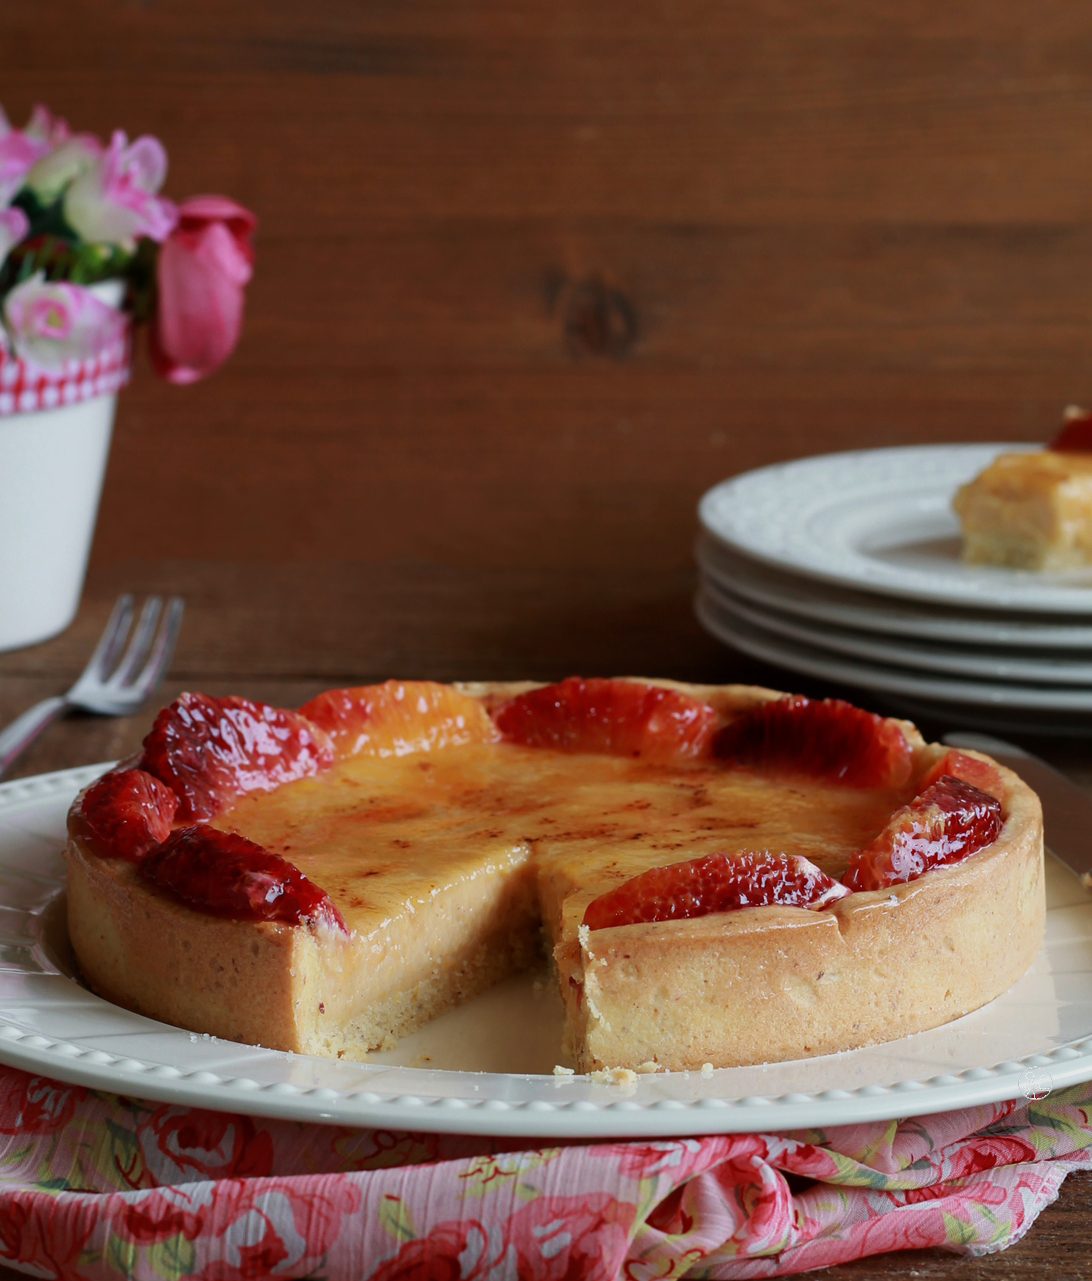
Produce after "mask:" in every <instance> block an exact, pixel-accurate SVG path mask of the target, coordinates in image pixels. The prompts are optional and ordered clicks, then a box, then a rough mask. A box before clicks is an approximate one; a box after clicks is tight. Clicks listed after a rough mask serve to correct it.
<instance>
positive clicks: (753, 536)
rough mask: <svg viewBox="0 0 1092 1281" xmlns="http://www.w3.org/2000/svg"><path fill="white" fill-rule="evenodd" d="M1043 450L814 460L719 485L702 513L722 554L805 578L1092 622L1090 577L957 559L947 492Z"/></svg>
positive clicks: (915, 451)
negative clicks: (1008, 456) (1012, 456)
mask: <svg viewBox="0 0 1092 1281" xmlns="http://www.w3.org/2000/svg"><path fill="white" fill-rule="evenodd" d="M1041 448H1042V446H1041V445H1029V444H1004V443H997V444H990V445H912V446H905V447H899V448H894V449H866V450H854V451H852V452H849V453H842V454H822V455H818V456H816V457H813V458H801V459H798V460H796V461H795V462H789V463H780V464H778V465H776V466H773V467H762V468H759V469H758V470H757V471H751V472H745V473H744V474H743V475H742V476H736V477H734V478H733V479H731V480H726V481H724V482H722V483H721V484H719V485H717V486H715V487H714V488H713V489H711V490H709V492H708V493H707V494H705V496H704V497H703V498H702V500H701V503H700V504H699V507H698V513H699V517H700V519H701V522H702V525H703V526H704V528H705V529H706V530H707V531H708V532H709V533H710V534H711V535H713V537H714V538H716V539H719V540H720V541H721V542H722V543H724V544H725V545H727V546H728V547H729V548H731V549H733V550H735V551H737V552H739V553H742V554H743V555H745V556H748V557H751V558H752V559H754V560H756V561H760V562H761V563H763V564H766V565H771V566H774V567H775V568H778V569H782V570H785V571H788V572H790V573H793V574H797V575H803V576H804V577H806V578H812V579H817V580H820V581H823V582H828V583H837V584H839V585H841V586H844V587H849V588H854V589H856V590H859V591H865V592H874V593H879V594H881V595H885V596H894V597H902V598H905V599H908V600H919V601H928V602H932V603H935V604H944V605H957V606H959V607H960V608H963V609H967V608H975V609H999V610H1010V609H1011V610H1022V611H1025V612H1028V613H1047V614H1058V615H1085V616H1087V618H1088V619H1092V567H1089V568H1087V569H1078V570H1068V571H1066V572H1064V573H1056V574H1037V573H1033V572H1031V571H1029V570H1019V569H1005V568H1000V567H998V566H994V565H967V564H964V562H963V561H962V560H961V559H960V536H959V523H958V521H957V520H956V517H955V513H954V512H953V511H952V509H951V503H952V497H953V495H954V494H955V491H956V490H957V489H958V488H959V486H960V485H962V484H965V483H966V482H967V481H969V480H971V479H973V477H974V476H976V475H977V474H978V473H979V472H980V471H982V470H983V468H985V467H986V466H987V465H988V464H989V463H991V462H992V461H993V459H994V458H996V457H997V455H998V454H1000V453H1004V452H1009V453H1015V452H1030V451H1034V450H1036V449H1041ZM1086 621H1087V620H1086Z"/></svg>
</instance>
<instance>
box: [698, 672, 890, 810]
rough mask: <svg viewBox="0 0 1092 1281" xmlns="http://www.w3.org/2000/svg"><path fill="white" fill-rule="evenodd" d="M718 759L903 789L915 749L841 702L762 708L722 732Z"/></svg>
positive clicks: (795, 699)
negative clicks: (911, 749) (911, 748)
mask: <svg viewBox="0 0 1092 1281" xmlns="http://www.w3.org/2000/svg"><path fill="white" fill-rule="evenodd" d="M713 755H714V756H716V757H718V758H719V759H721V760H723V761H727V762H730V763H731V764H733V765H752V766H756V767H758V768H760V769H782V770H787V771H793V772H798V773H801V774H805V775H807V776H808V777H810V778H816V779H822V780H824V781H827V782H832V783H845V784H847V785H848V786H850V787H902V786H903V784H904V783H906V781H907V780H908V779H909V777H910V745H909V743H908V742H907V741H906V737H905V735H904V734H903V732H902V730H901V729H900V728H899V726H898V725H897V724H896V723H895V722H894V721H888V720H884V719H883V717H881V716H876V715H874V714H873V713H872V712H866V711H862V709H861V708H859V707H854V706H853V705H852V704H851V703H844V702H842V701H841V700H840V699H829V698H828V699H824V700H823V702H821V703H818V702H813V701H812V700H811V699H810V698H805V697H803V695H790V696H788V697H786V698H779V699H776V700H773V701H771V702H768V703H761V704H759V706H757V707H754V708H752V709H751V710H750V711H748V712H744V714H743V715H742V716H739V717H737V718H736V719H735V720H734V721H732V723H731V724H730V725H726V726H725V727H724V728H723V729H722V730H720V731H719V732H718V734H717V736H716V738H715V739H714V740H713Z"/></svg>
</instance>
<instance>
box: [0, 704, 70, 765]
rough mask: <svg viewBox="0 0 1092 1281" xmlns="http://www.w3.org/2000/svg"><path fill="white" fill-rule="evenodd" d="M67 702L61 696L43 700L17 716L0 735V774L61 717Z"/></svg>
mask: <svg viewBox="0 0 1092 1281" xmlns="http://www.w3.org/2000/svg"><path fill="white" fill-rule="evenodd" d="M67 707H68V702H67V700H66V699H64V698H63V697H62V696H61V695H59V694H58V695H56V696H55V697H53V698H43V699H42V701H41V702H40V703H35V704H34V706H33V707H32V708H30V710H29V711H26V712H24V713H23V714H22V716H17V717H16V718H15V720H13V721H12V723H11V724H10V725H9V726H8V727H7V729H6V730H4V731H3V733H0V774H3V773H4V772H5V771H6V770H7V768H8V766H9V765H10V764H11V763H12V761H14V760H15V758H16V757H17V756H19V755H21V754H22V753H23V752H24V751H26V749H27V748H28V747H29V746H30V745H31V743H33V742H34V740H35V739H36V738H37V737H38V735H39V734H40V733H41V732H42V730H44V729H45V728H46V726H47V725H52V724H53V722H54V721H55V720H56V719H57V717H58V716H63V715H64V712H65V709H66V708H67Z"/></svg>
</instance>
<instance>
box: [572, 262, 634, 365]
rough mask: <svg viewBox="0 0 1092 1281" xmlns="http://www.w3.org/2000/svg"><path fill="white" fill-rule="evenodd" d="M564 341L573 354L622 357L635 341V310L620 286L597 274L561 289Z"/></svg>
mask: <svg viewBox="0 0 1092 1281" xmlns="http://www.w3.org/2000/svg"><path fill="white" fill-rule="evenodd" d="M561 299H562V308H561V315H562V323H563V325H564V329H565V341H566V343H567V345H568V348H569V351H570V352H571V353H572V355H573V356H576V357H582V356H594V357H600V358H605V359H608V360H624V359H625V357H626V356H628V355H629V353H630V350H631V349H632V347H633V344H634V343H635V342H636V341H637V313H636V311H635V310H634V308H633V305H632V303H631V302H630V301H629V299H628V298H627V297H626V296H625V294H623V293H622V291H621V290H620V289H615V288H613V287H612V286H610V285H607V284H605V283H604V282H603V281H602V280H601V279H599V277H598V276H592V277H589V278H588V279H587V280H581V281H572V282H569V284H568V287H567V288H565V289H563V290H561Z"/></svg>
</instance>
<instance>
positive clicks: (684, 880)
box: [584, 852, 849, 930]
mask: <svg viewBox="0 0 1092 1281" xmlns="http://www.w3.org/2000/svg"><path fill="white" fill-rule="evenodd" d="M848 893H849V891H848V890H847V889H846V888H845V886H844V885H840V884H839V883H838V882H837V881H835V880H832V879H831V878H830V877H829V876H827V875H826V874H825V873H824V872H823V871H821V870H820V869H819V868H818V867H816V866H815V864H814V863H811V862H809V861H808V860H807V859H806V858H802V857H801V856H800V855H798V854H769V853H757V854H754V853H750V852H744V853H740V854H706V855H704V856H703V857H702V858H695V859H690V860H689V861H688V862H685V863H672V864H671V865H669V866H668V867H654V868H652V869H651V870H650V871H647V872H642V873H641V875H640V876H635V877H633V878H632V879H631V880H628V881H626V882H624V883H623V884H622V885H619V886H618V887H617V888H615V889H613V890H608V891H607V893H606V894H601V895H600V896H599V897H598V898H597V899H594V900H593V901H592V902H591V903H589V905H588V908H587V911H586V912H585V913H584V924H585V925H586V926H588V928H589V929H592V930H602V929H607V928H608V927H610V926H613V925H637V924H642V923H647V922H651V921H675V920H684V919H689V918H691V917H695V916H710V915H712V914H713V913H714V912H734V911H737V910H738V909H739V908H743V907H768V906H769V905H771V904H774V903H777V904H780V905H781V906H783V907H807V908H813V909H819V908H824V907H827V906H828V905H829V904H830V903H833V902H835V901H836V900H837V899H839V898H844V897H845V895H846V894H848Z"/></svg>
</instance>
